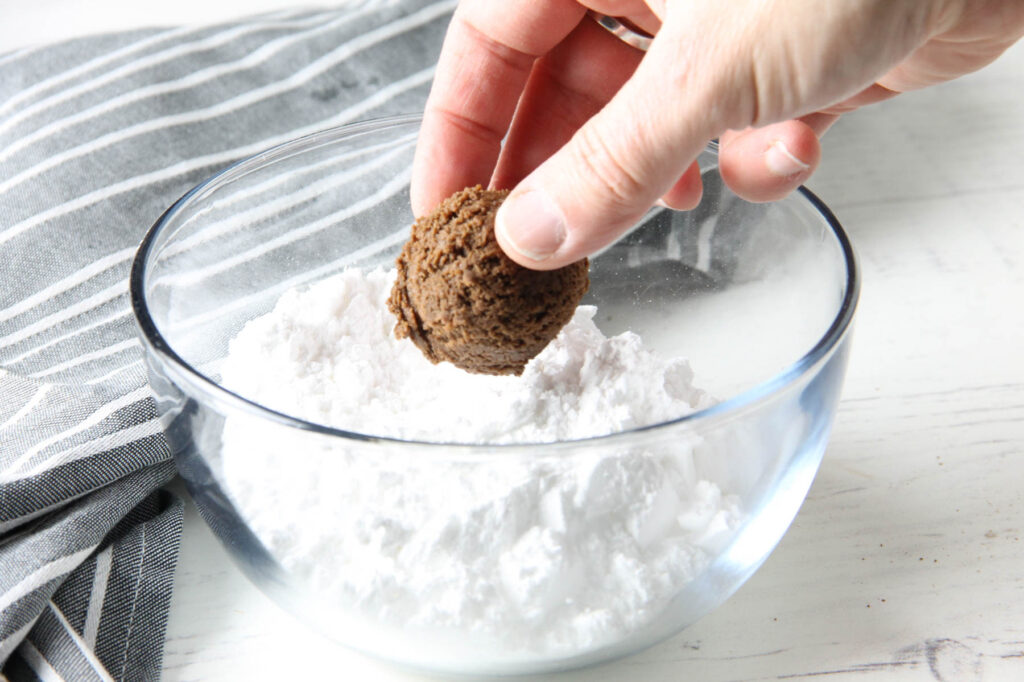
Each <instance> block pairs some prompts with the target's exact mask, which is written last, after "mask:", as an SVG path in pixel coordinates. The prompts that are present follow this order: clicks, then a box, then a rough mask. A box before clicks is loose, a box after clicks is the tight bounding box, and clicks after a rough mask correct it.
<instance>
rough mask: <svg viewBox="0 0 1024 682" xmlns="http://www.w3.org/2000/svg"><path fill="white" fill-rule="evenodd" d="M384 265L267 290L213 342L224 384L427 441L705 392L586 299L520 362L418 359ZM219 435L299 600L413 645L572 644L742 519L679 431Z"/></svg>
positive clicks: (229, 468)
mask: <svg viewBox="0 0 1024 682" xmlns="http://www.w3.org/2000/svg"><path fill="white" fill-rule="evenodd" d="M392 277H393V274H392V273H388V272H385V271H383V270H376V271H373V272H368V273H363V272H359V271H356V270H351V271H347V272H345V273H342V274H341V275H338V276H336V277H334V278H331V279H330V280H327V281H324V282H321V283H319V284H317V285H315V286H313V287H311V288H309V289H307V290H305V291H292V292H289V293H287V294H286V295H285V296H283V297H282V298H281V299H280V301H279V302H278V304H277V306H276V307H275V308H274V310H273V311H272V312H271V313H269V314H268V315H265V316H264V317H262V318H259V319H257V320H254V321H252V322H250V323H249V324H248V325H246V327H245V328H244V330H243V331H242V332H241V333H240V334H239V335H238V337H237V338H236V339H234V341H233V342H232V343H231V346H230V354H229V357H228V358H227V360H226V361H225V364H224V366H223V372H222V376H223V382H224V384H225V385H226V386H228V387H230V388H232V389H233V390H235V391H237V392H238V393H240V394H241V395H243V396H245V397H247V398H250V399H252V400H255V401H257V402H259V403H262V404H265V405H268V406H270V407H273V408H275V409H277V410H279V411H282V412H286V413H289V414H292V415H295V416H298V417H301V418H303V419H306V420H309V421H314V422H318V423H321V424H329V425H333V426H336V427H340V428H344V429H350V430H356V431H360V432H363V433H371V434H380V435H388V436H395V437H399V438H405V439H419V440H426V441H435V442H436V441H456V442H471V443H484V442H491V443H499V442H500V443H507V442H540V441H552V440H565V439H574V438H583V437H587V436H593V435H598V434H604V433H609V432H613V431H619V430H623V429H629V428H632V427H635V426H640V425H645V424H650V423H653V422H659V421H664V420H667V419H672V418H675V417H679V416H682V415H685V414H688V413H690V412H692V411H694V410H695V409H699V408H701V407H703V406H705V405H707V404H709V403H710V399H709V398H708V396H707V395H706V394H705V393H704V392H702V391H700V390H699V389H696V388H694V387H693V385H692V373H691V371H690V369H689V366H688V365H687V363H686V362H685V361H684V360H664V359H661V358H659V357H657V356H655V355H653V354H651V353H650V352H648V351H646V350H644V348H643V345H642V342H641V339H640V338H639V337H638V336H636V335H635V334H622V335H620V336H616V337H614V338H610V339H609V338H605V337H604V335H603V334H601V332H600V331H599V330H598V329H597V327H596V326H595V324H594V322H593V317H594V312H595V311H594V309H593V308H589V307H580V308H579V310H578V311H577V312H576V314H575V316H574V318H573V319H572V321H571V322H570V323H569V324H568V325H567V326H566V327H565V328H564V329H563V330H562V332H561V333H560V334H559V336H558V337H557V338H556V339H555V340H554V341H553V342H552V343H551V344H550V345H549V346H548V348H546V349H545V350H544V351H543V352H542V353H541V354H540V355H538V356H537V357H536V358H534V360H533V361H531V362H530V364H529V365H527V367H526V370H525V371H524V373H523V375H522V376H520V377H511V376H484V375H472V374H467V373H465V372H463V371H462V370H459V369H456V368H454V367H452V366H451V365H447V364H442V365H432V364H430V363H429V362H428V361H427V360H426V359H425V358H424V357H423V356H422V354H421V353H420V351H419V350H418V349H416V348H415V346H413V344H412V343H411V342H410V341H408V340H402V341H398V340H396V339H394V337H393V335H392V334H391V330H392V327H393V326H394V319H393V318H392V317H391V315H390V313H389V312H387V309H386V306H385V300H386V298H387V295H388V292H389V289H390V286H391V282H392ZM222 445H223V447H222V462H221V468H222V472H221V473H222V480H223V481H224V483H225V487H226V490H227V492H228V493H229V495H230V496H231V498H232V499H233V500H234V502H235V504H236V506H237V508H238V509H239V512H240V513H241V514H242V516H243V517H244V518H245V519H246V521H247V523H248V524H249V526H250V528H251V529H252V530H253V532H254V533H255V534H256V535H257V537H259V539H260V540H261V541H262V543H263V544H264V546H265V547H266V548H267V550H268V551H269V552H270V553H271V554H272V555H273V556H274V557H275V558H276V559H277V560H278V562H279V563H281V565H282V566H284V567H285V569H286V570H288V571H289V572H291V573H292V574H293V575H294V576H296V578H297V579H298V580H299V581H301V582H303V583H305V584H306V585H308V586H309V589H310V591H311V592H312V593H313V594H315V595H316V598H317V600H319V601H322V602H324V603H333V604H336V605H338V606H339V607H340V609H341V611H342V612H343V613H347V614H349V615H350V616H351V617H352V618H356V619H358V618H364V619H365V622H366V623H372V624H377V625H385V626H393V627H395V628H399V629H400V630H401V631H403V632H416V633H419V634H417V637H418V639H415V640H414V641H415V642H419V643H421V644H422V645H423V646H424V647H429V646H434V644H426V643H425V642H428V641H432V640H429V638H428V636H429V637H436V636H438V634H439V633H449V634H452V635H454V636H456V640H457V641H459V642H463V643H465V642H470V641H471V642H472V643H473V644H472V646H473V647H474V648H473V649H471V650H472V651H474V652H475V653H478V654H479V656H481V657H482V658H483V660H487V661H497V660H500V659H502V657H506V656H510V655H512V653H514V652H531V653H530V655H531V656H536V655H537V652H541V653H543V654H545V655H551V656H563V655H575V654H578V653H580V652H583V651H587V650H592V649H594V648H597V647H600V646H602V645H605V644H608V643H611V642H615V641H617V640H619V639H621V638H623V637H626V636H629V635H630V634H631V633H634V632H636V631H637V630H638V629H640V628H643V627H644V626H645V625H648V624H651V623H652V622H653V621H655V620H656V619H657V617H658V616H659V615H660V614H661V613H662V612H663V611H664V610H665V608H666V606H667V605H668V604H669V602H670V601H671V600H672V598H673V597H674V596H675V595H677V594H678V593H679V591H680V590H681V589H682V588H683V587H684V586H685V585H686V584H687V583H688V582H690V581H691V580H692V579H693V578H694V577H696V576H697V575H698V574H699V573H700V571H701V570H703V568H704V567H705V566H706V565H707V563H708V561H709V557H710V556H712V555H713V553H714V552H715V551H717V549H718V548H720V546H721V543H722V542H724V541H726V540H727V538H728V537H729V536H730V534H731V533H732V532H733V531H734V530H735V529H736V527H737V526H738V524H739V522H740V519H741V517H742V515H741V513H740V510H739V508H738V506H737V501H736V500H735V499H734V498H732V497H730V496H728V495H723V493H722V491H721V490H720V489H719V488H718V487H717V486H716V485H714V484H713V483H711V482H709V481H706V480H701V479H700V477H699V476H698V475H697V473H696V468H695V464H694V452H695V451H696V450H699V449H701V448H705V449H706V448H707V447H708V445H707V444H706V443H704V442H703V441H702V440H701V439H700V438H698V437H697V436H696V435H695V434H692V433H688V432H677V433H674V434H673V435H672V436H671V437H670V438H663V439H662V440H660V441H654V442H647V443H645V444H644V445H642V446H641V445H629V444H622V443H616V442H611V443H608V442H601V443H596V444H588V446H587V448H586V449H585V450H581V451H574V452H572V453H568V452H566V451H557V452H553V453H550V454H543V455H541V454H540V453H538V455H537V456H535V457H531V456H525V455H524V453H522V452H516V453H501V452H496V453H487V454H486V455H481V456H479V457H477V458H473V457H468V458H466V457H464V458H459V459H457V458H454V457H451V458H449V457H445V456H444V454H445V452H447V450H444V449H442V450H431V451H428V452H424V451H423V450H417V451H415V452H408V451H407V450H403V449H387V450H380V449H379V448H380V447H381V446H379V445H378V446H377V448H378V449H374V450H373V451H372V452H371V451H369V450H367V449H363V448H362V447H361V446H360V444H359V442H358V441H354V442H344V440H343V439H336V438H325V437H323V436H319V435H317V434H312V433H308V432H302V431H299V430H297V429H288V428H283V427H281V426H278V425H274V424H268V423H266V422H265V421H262V420H255V419H249V418H242V417H235V418H231V419H228V420H227V423H226V424H225V428H224V432H223V435H222ZM355 630H356V631H361V630H365V628H363V627H362V626H355ZM388 641H389V642H391V641H393V640H388ZM406 645H407V646H413V645H414V644H413V640H410V641H409V642H406ZM363 646H364V648H370V649H372V648H373V645H372V644H365V643H364V645H363ZM391 646H393V644H392V645H391ZM438 646H440V645H438ZM461 646H467V647H468V646H470V645H469V644H462V645H461Z"/></svg>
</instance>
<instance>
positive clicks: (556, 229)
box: [494, 190, 565, 261]
mask: <svg viewBox="0 0 1024 682" xmlns="http://www.w3.org/2000/svg"><path fill="white" fill-rule="evenodd" d="M494 229H495V230H496V231H497V232H498V233H499V234H500V235H501V237H502V239H503V240H504V242H505V243H506V244H507V245H509V246H511V247H512V248H513V249H515V250H516V251H518V252H519V253H520V254H522V255H523V256H525V257H527V258H529V259H531V260H537V261H540V260H545V259H547V258H550V257H551V255H552V254H553V253H554V252H555V251H557V250H558V247H559V246H561V245H562V242H564V241H565V219H564V218H562V211H561V210H560V209H559V208H558V206H557V205H556V204H555V202H553V201H552V200H551V198H550V197H549V196H548V195H547V193H546V192H543V191H541V190H527V191H525V192H515V193H513V194H510V195H509V197H508V198H507V199H505V203H503V204H502V205H501V208H499V209H498V215H496V216H495V217H494Z"/></svg>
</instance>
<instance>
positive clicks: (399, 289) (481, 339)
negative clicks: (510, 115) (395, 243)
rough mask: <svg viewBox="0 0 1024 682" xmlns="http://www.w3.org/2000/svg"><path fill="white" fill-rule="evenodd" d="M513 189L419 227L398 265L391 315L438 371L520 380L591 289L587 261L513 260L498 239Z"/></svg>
mask: <svg viewBox="0 0 1024 682" xmlns="http://www.w3.org/2000/svg"><path fill="white" fill-rule="evenodd" d="M506 196H508V190H485V189H482V188H481V187H480V186H476V187H470V188H467V189H464V190H462V191H460V192H456V193H455V194H453V195H452V196H450V197H448V198H447V199H445V200H444V201H442V202H441V204H440V205H439V206H438V207H437V208H436V209H434V211H433V213H431V214H429V215H426V216H423V217H421V218H419V219H418V220H417V221H416V222H415V223H414V224H413V226H412V234H411V235H410V237H409V241H408V242H406V244H405V247H404V248H403V249H402V253H401V254H400V255H399V256H398V259H397V261H396V263H395V264H396V267H397V270H398V277H397V279H396V280H395V284H394V288H393V289H392V290H391V296H390V298H389V299H388V308H389V309H390V310H391V312H392V313H394V314H395V316H396V317H397V318H398V324H397V325H395V336H397V337H398V338H405V337H408V338H410V339H412V341H413V343H415V344H416V346H417V347H419V349H420V350H421V351H423V354H424V355H425V356H426V357H427V359H428V360H430V361H431V362H433V363H435V364H436V363H438V362H442V361H444V360H447V361H448V362H451V363H452V364H453V365H455V366H456V367H459V368H461V369H464V370H466V371H467V372H473V373H476V374H517V375H518V374H522V372H523V368H524V367H525V366H526V363H527V362H529V361H530V359H531V358H533V357H534V356H535V355H537V354H538V353H540V352H541V351H542V350H543V349H544V347H545V346H546V345H547V344H548V342H550V341H551V340H552V339H553V338H555V336H557V335H558V332H559V330H561V329H562V327H563V326H565V324H566V323H567V322H568V321H569V319H570V318H571V317H572V315H573V312H574V311H575V310H576V306H577V305H578V304H579V302H580V299H581V298H583V294H584V293H586V291H587V287H588V286H589V284H590V281H589V278H588V276H587V267H588V265H587V260H586V259H583V260H580V261H577V262H576V263H573V264H571V265H568V266H566V267H564V268H561V269H558V270H546V271H538V270H530V269H528V268H524V267H522V266H521V265H519V264H517V263H515V262H514V261H512V260H511V259H510V258H509V257H508V256H506V255H505V253H504V252H503V251H502V250H501V247H500V246H498V242H497V241H496V239H495V237H494V215H495V213H496V212H497V211H498V207H499V206H500V205H501V202H502V201H504V200H505V197H506Z"/></svg>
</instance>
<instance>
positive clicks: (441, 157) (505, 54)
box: [410, 0, 585, 216]
mask: <svg viewBox="0 0 1024 682" xmlns="http://www.w3.org/2000/svg"><path fill="white" fill-rule="evenodd" d="M584 12H585V9H584V7H583V6H582V5H579V4H578V3H576V2H575V1H574V0H544V1H538V0H465V1H464V2H462V3H460V4H459V6H458V8H457V9H456V10H455V14H454V16H453V17H452V22H451V24H450V26H449V27H448V33H447V35H446V36H445V40H444V45H443V46H442V48H441V56H440V58H439V60H438V64H437V70H436V72H435V75H434V83H433V86H432V87H431V90H430V96H429V98H428V99H427V105H426V109H425V111H424V113H423V124H422V127H421V128H420V135H419V140H418V142H417V145H416V156H415V159H414V161H413V168H412V187H411V189H410V192H411V195H412V208H413V213H414V214H415V215H417V216H420V215H423V214H424V213H427V212H429V211H430V210H432V209H433V208H434V206H436V205H437V204H438V203H440V202H441V200H442V199H444V198H445V197H447V196H449V195H450V194H452V193H454V192H456V191H458V190H460V189H462V188H464V187H469V186H471V185H476V184H480V185H484V186H487V185H488V183H489V181H490V179H491V174H492V173H493V171H494V167H495V164H496V163H497V159H498V154H499V152H500V151H501V141H502V139H503V138H504V137H505V133H506V132H507V131H508V128H509V125H510V123H511V121H512V115H513V114H514V113H515V110H516V104H517V103H518V101H519V96H520V95H521V94H522V91H523V89H524V87H525V86H526V81H527V78H528V76H529V74H530V70H531V68H532V67H533V63H534V61H535V60H536V59H537V57H539V56H541V55H543V54H545V53H547V52H548V51H550V50H551V49H552V48H553V47H554V46H555V45H557V44H558V43H560V42H561V41H562V40H563V39H564V38H565V37H566V36H567V35H568V34H569V33H570V32H571V31H572V29H573V28H574V27H575V26H576V25H577V24H578V23H579V21H580V19H582V17H583V14H584Z"/></svg>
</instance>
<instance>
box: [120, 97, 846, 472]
mask: <svg viewBox="0 0 1024 682" xmlns="http://www.w3.org/2000/svg"><path fill="white" fill-rule="evenodd" d="M421 120H422V117H421V115H419V114H403V115H398V116H386V117H380V118H373V119H367V120H364V121H360V122H356V123H348V124H345V125H341V126H336V127H331V128H326V129H324V130H320V131H318V132H315V133H311V134H309V135H304V136H302V137H298V138H295V139H293V140H289V141H287V142H283V143H281V144H278V145H275V146H273V147H270V148H268V149H266V150H264V151H262V152H259V153H256V154H253V155H251V156H249V157H246V158H244V159H241V160H239V161H237V162H235V163H233V164H231V165H229V166H226V167H225V168H223V169H221V170H220V171H218V172H216V173H214V174H213V175H211V176H210V177H208V178H206V179H205V180H203V181H202V182H200V183H199V184H197V185H195V186H194V187H192V188H191V189H190V190H188V191H187V192H186V193H185V194H183V195H182V196H181V197H180V198H179V199H178V200H177V201H175V202H174V203H173V204H171V206H170V207H168V208H167V210H166V211H164V212H163V214H161V215H160V217H159V218H157V220H156V222H154V223H153V225H152V226H150V228H149V229H148V230H147V231H146V234H145V236H144V237H143V238H142V241H141V243H140V245H139V247H138V249H137V251H136V254H135V257H134V259H133V260H132V267H131V273H130V276H129V286H128V288H129V296H130V299H131V307H132V312H133V314H134V317H135V321H136V326H137V327H138V330H139V333H140V340H141V341H142V344H143V347H144V349H145V350H146V351H148V352H149V353H150V354H152V355H153V356H156V357H157V358H160V360H162V362H163V364H164V366H165V367H167V368H170V369H171V370H172V372H173V373H174V374H175V378H176V379H177V380H179V381H183V382H185V383H187V384H188V385H189V388H190V389H192V390H193V391H194V392H195V393H198V394H204V397H205V398H206V399H209V402H213V403H217V404H219V405H221V406H222V407H224V408H225V409H227V410H233V411H236V412H242V413H247V414H249V415H252V416H257V417H262V418H264V419H266V420H268V421H272V422H276V423H278V424H282V425H285V426H290V427H293V428H298V429H300V430H303V431H312V432H314V433H318V434H321V435H325V436H332V437H336V438H342V439H346V440H354V441H361V442H379V443H382V444H392V445H401V446H403V447H422V448H425V449H427V450H430V449H436V448H445V449H451V448H463V449H466V450H469V451H478V450H482V449H486V450H491V451H500V452H510V451H519V450H525V449H528V450H536V448H538V447H543V448H545V449H551V450H556V449H559V448H561V447H572V446H578V445H579V444H582V443H597V442H601V443H602V444H603V443H609V442H613V441H616V440H618V439H622V438H632V437H636V435H637V434H652V435H653V434H657V433H659V432H661V431H667V430H671V429H672V428H674V427H676V426H679V425H681V424H687V425H691V426H695V425H697V424H700V425H707V424H709V423H712V422H719V421H723V420H728V419H731V418H735V417H736V416H737V415H739V414H742V413H745V412H747V411H748V410H749V409H752V408H753V407H755V406H756V405H757V404H759V403H761V402H762V401H765V400H767V399H769V398H771V397H772V396H774V395H776V394H779V393H782V392H784V391H785V390H786V389H787V388H789V387H790V386H792V385H795V384H797V383H799V382H800V380H801V379H803V378H804V377H805V376H807V375H808V374H809V373H810V372H811V370H812V369H813V368H814V367H816V366H817V365H819V364H820V363H822V362H824V361H825V360H827V359H828V358H829V357H830V356H831V355H832V353H833V352H834V351H835V350H836V348H838V346H839V344H840V342H841V341H842V340H843V339H844V338H845V336H846V334H847V332H848V331H849V329H850V327H851V324H852V321H853V316H854V311H855V310H856V307H857V302H858V299H859V295H860V283H861V281H860V280H861V277H860V269H859V267H858V265H857V258H856V254H855V253H854V249H853V245H852V243H851V242H850V239H849V237H848V236H847V234H846V232H845V231H844V230H843V228H842V226H841V225H840V223H839V220H838V219H837V218H836V216H835V214H833V213H832V211H831V209H829V208H828V206H826V205H825V203H824V202H823V201H822V200H821V199H820V198H819V197H818V196H817V195H815V194H814V193H813V192H811V191H810V190H809V189H807V188H806V187H805V186H803V185H801V186H800V187H798V188H797V190H796V192H795V193H794V195H796V196H799V197H800V198H801V199H803V200H804V201H806V202H807V203H809V204H810V206H811V208H812V209H813V210H814V211H816V212H817V213H818V214H819V215H820V216H821V217H822V218H823V219H824V220H825V223H826V224H827V225H828V227H829V228H830V229H831V231H832V234H833V236H834V237H835V239H836V241H837V243H838V245H839V247H840V250H841V252H842V254H843V262H844V265H845V266H846V281H845V284H846V288H845V291H844V294H843V299H842V301H841V303H840V305H839V307H838V310H837V311H836V314H835V317H834V318H833V320H832V322H831V324H830V325H829V327H828V329H827V330H826V331H825V333H824V334H823V335H822V336H821V337H820V338H819V339H818V340H817V342H815V344H814V345H813V346H812V347H811V348H810V349H809V350H808V351H807V352H806V353H804V354H803V355H802V356H800V357H799V358H798V359H797V360H795V361H794V362H793V363H791V364H790V365H788V366H787V367H785V368H783V369H782V370H781V371H779V372H778V373H776V374H775V375H774V376H772V377H770V378H768V379H765V380H764V381H761V382H759V383H757V384H755V385H753V386H751V387H749V388H747V389H745V390H743V391H740V392H739V393H736V394H734V395H732V396H730V397H728V398H726V399H724V400H722V401H720V402H717V403H715V404H714V405H711V406H709V407H705V408H702V409H700V410H697V411H695V412H692V413H690V414H687V415H683V416H681V417H676V418H674V419H669V420H666V421H661V422H656V423H654V424H648V425H645V426H639V427H634V428H631V429H626V430H624V431H617V432H614V433H609V434H603V435H598V436H589V437H586V438H577V439H570V440H560V441H535V442H513V443H467V442H459V441H426V440H415V439H403V438H397V437H393V436H384V435H376V434H366V433H360V432H358V431H351V430H347V429H341V428H336V427H331V426H326V425H324V424H319V423H317V422H313V421H308V420H305V419H301V418H299V417H295V416H292V415H289V414H287V413H285V412H281V411H278V410H274V409H271V408H269V407H266V406H264V405H262V404H260V403H258V402H256V401H253V400H251V399H249V398H246V397H244V396H242V395H239V394H238V393H235V392H234V391H232V390H230V389H228V388H225V387H223V386H221V385H220V384H218V383H217V382H216V381H214V380H213V379H212V378H210V377H209V376H207V375H206V374H204V373H203V372H202V371H200V370H199V369H198V368H196V367H194V366H192V365H191V364H190V363H188V362H187V361H185V359H184V358H182V357H181V356H180V355H179V354H178V353H177V352H176V351H175V350H174V349H173V348H172V347H171V344H170V343H168V341H167V339H165V338H164V336H163V334H162V333H161V332H160V330H159V329H158V327H157V324H156V322H155V320H154V319H153V317H152V315H151V314H150V312H149V307H148V305H147V302H146V295H145V286H146V265H147V263H148V260H149V257H150V255H151V254H152V252H153V249H154V246H155V244H156V242H157V239H158V238H159V237H160V236H161V234H162V232H163V231H164V229H165V228H166V227H167V226H168V225H169V224H170V223H171V221H172V220H173V218H174V217H175V216H176V215H177V214H178V213H179V212H180V211H181V210H182V209H183V208H184V207H185V206H186V205H187V204H189V203H190V202H191V201H192V200H193V199H194V198H195V197H196V196H198V195H200V194H202V193H204V192H205V191H207V190H208V189H210V188H213V187H215V186H219V185H221V184H225V183H227V182H229V181H231V180H232V179H233V178H234V177H237V176H240V175H244V174H245V173H247V172H249V171H251V170H253V169H255V168H259V167H262V166H265V165H269V164H272V163H274V162H276V161H280V160H282V159H285V158H288V157H290V156H293V155H295V154H297V153H301V152H303V151H306V150H308V149H313V148H316V147H318V146H321V145H323V144H331V143H334V142H337V141H339V140H342V139H346V138H349V137H353V136H356V135H359V134H362V133H365V132H368V131H377V130H381V129H386V128H389V127H397V126H402V125H410V124H417V125H418V124H419V122H420V121H421ZM706 149H707V151H709V152H711V153H714V154H716V155H717V151H718V144H717V141H715V140H712V141H710V142H709V143H708V144H707V148H706ZM794 195H790V197H792V196H794ZM787 198H789V197H787Z"/></svg>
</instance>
